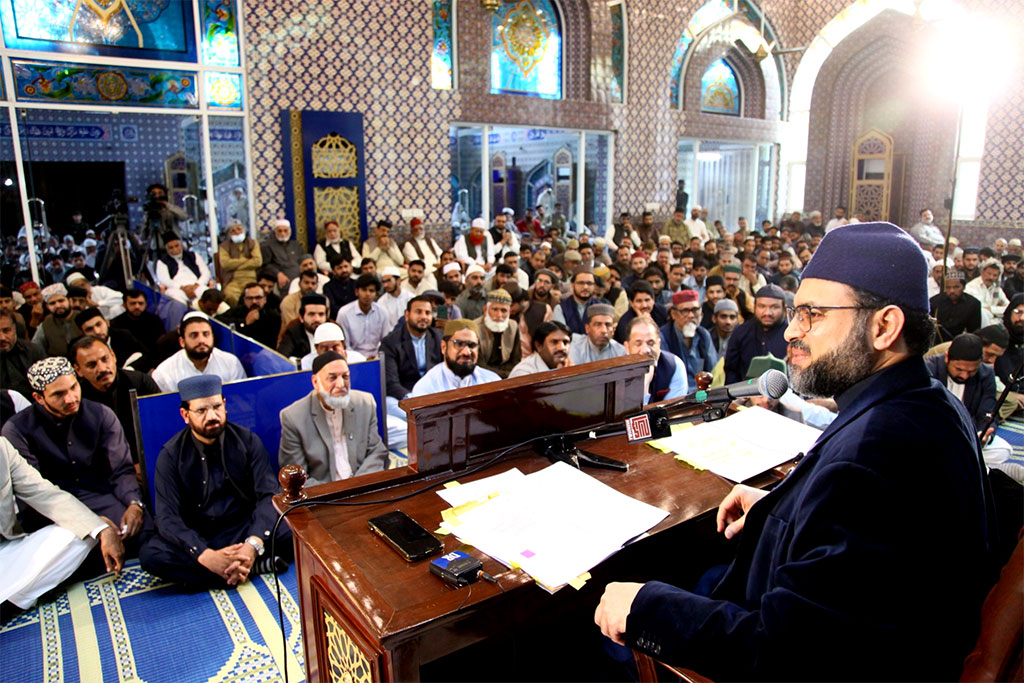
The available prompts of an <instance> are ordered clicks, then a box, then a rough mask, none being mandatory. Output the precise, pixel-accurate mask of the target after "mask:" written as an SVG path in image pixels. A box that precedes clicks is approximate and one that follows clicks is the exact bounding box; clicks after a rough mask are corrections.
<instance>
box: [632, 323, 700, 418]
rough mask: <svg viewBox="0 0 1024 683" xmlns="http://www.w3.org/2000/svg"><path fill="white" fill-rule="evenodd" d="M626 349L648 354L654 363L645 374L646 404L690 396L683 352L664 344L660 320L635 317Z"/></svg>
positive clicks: (644, 354) (635, 352)
mask: <svg viewBox="0 0 1024 683" xmlns="http://www.w3.org/2000/svg"><path fill="white" fill-rule="evenodd" d="M626 352H627V353H630V354H637V355H641V356H647V357H648V358H650V359H651V360H652V361H654V363H653V364H652V365H651V367H650V368H649V369H648V370H647V375H646V376H645V377H644V382H645V386H646V387H647V388H646V390H645V391H644V404H645V405H646V404H648V403H657V402H658V401H667V400H669V399H673V398H681V397H683V396H686V394H687V392H688V391H689V384H688V383H687V381H686V364H684V363H683V361H682V359H681V358H679V356H677V355H675V354H674V353H672V352H671V351H664V350H662V348H661V334H660V332H659V330H658V323H656V322H654V319H653V318H651V317H648V316H646V315H645V316H642V317H640V318H633V322H631V323H630V324H629V336H628V337H627V338H626Z"/></svg>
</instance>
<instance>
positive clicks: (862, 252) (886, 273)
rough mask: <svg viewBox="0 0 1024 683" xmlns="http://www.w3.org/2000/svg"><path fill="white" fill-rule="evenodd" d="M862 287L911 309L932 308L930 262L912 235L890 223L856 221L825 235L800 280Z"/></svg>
mask: <svg viewBox="0 0 1024 683" xmlns="http://www.w3.org/2000/svg"><path fill="white" fill-rule="evenodd" d="M808 278H816V279H819V280H829V281H831V282H840V283H842V284H844V285H849V286H850V287H856V288H857V289H863V290H865V291H867V292H871V293H872V294H874V295H876V296H880V297H882V298H884V299H886V300H888V301H892V302H893V303H896V304H898V305H900V306H903V307H905V308H907V309H911V310H917V311H927V310H928V264H927V263H926V262H925V260H924V254H923V253H922V252H921V247H920V246H918V244H917V242H916V241H915V240H914V238H913V237H911V236H910V235H908V234H907V233H906V232H905V231H904V230H902V229H901V228H898V227H896V226H895V225H893V224H892V223H881V222H879V223H857V224H854V225H847V226H845V227H843V229H842V230H833V231H832V232H830V233H828V234H827V235H825V237H824V238H823V239H822V240H821V243H820V244H819V245H818V249H817V251H815V252H814V256H813V257H812V258H811V261H810V263H808V264H807V267H806V268H804V271H803V273H802V274H801V275H800V279H801V280H806V279H808Z"/></svg>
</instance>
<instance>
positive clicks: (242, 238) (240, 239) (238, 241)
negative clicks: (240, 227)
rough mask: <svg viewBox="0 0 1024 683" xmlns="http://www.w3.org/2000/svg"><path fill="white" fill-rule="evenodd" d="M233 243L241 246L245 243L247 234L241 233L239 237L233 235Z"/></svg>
mask: <svg viewBox="0 0 1024 683" xmlns="http://www.w3.org/2000/svg"><path fill="white" fill-rule="evenodd" d="M231 241H232V242H234V243H235V244H241V243H242V242H244V241H245V233H244V232H243V233H239V234H237V235H231Z"/></svg>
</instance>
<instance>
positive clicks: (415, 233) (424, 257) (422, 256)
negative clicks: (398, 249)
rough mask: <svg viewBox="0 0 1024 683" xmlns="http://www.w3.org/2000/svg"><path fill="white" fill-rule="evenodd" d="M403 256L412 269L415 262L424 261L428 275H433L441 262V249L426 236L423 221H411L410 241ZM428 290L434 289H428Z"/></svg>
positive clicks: (403, 250) (403, 249) (406, 244)
mask: <svg viewBox="0 0 1024 683" xmlns="http://www.w3.org/2000/svg"><path fill="white" fill-rule="evenodd" d="M402 254H403V255H404V256H405V260H406V262H407V263H409V265H410V268H411V266H412V263H413V262H414V261H422V262H423V269H424V271H425V272H427V273H433V272H434V270H435V269H436V268H437V265H438V263H440V261H441V247H440V246H438V244H437V242H435V241H434V239H433V238H432V237H427V236H426V232H425V231H424V229H423V221H422V220H420V219H419V218H413V219H412V220H411V221H409V239H408V240H406V242H405V246H404V247H402ZM427 289H433V287H432V286H431V287H427ZM414 294H422V292H414Z"/></svg>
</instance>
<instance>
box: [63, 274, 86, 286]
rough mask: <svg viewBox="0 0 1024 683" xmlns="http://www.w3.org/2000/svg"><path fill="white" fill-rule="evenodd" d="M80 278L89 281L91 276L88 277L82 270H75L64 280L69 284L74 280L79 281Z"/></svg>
mask: <svg viewBox="0 0 1024 683" xmlns="http://www.w3.org/2000/svg"><path fill="white" fill-rule="evenodd" d="M79 280H85V281H86V282H88V281H89V278H87V277H86V276H85V275H84V274H83V273H82V271H80V270H73V271H71V272H70V273H68V276H67V277H66V278H64V282H66V283H67V284H69V285H70V284H71V283H72V282H78V281H79Z"/></svg>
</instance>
